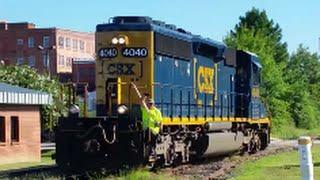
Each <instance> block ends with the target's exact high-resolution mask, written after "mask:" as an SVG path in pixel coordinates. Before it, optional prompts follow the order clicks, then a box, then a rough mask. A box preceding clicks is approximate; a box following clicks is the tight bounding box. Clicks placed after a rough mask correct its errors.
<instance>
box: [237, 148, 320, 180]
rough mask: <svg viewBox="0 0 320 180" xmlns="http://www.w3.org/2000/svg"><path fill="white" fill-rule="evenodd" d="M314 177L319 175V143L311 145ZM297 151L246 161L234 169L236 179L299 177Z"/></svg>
mask: <svg viewBox="0 0 320 180" xmlns="http://www.w3.org/2000/svg"><path fill="white" fill-rule="evenodd" d="M312 158H313V163H314V177H320V145H314V146H313V147H312ZM300 178H301V177H300V166H299V154H298V151H292V152H286V153H279V154H276V155H271V156H267V157H263V158H261V159H259V160H257V161H254V162H252V161H251V162H246V163H244V164H243V165H241V166H240V167H238V168H236V169H235V171H234V177H233V178H231V179H237V180H248V179H249V180H250V179H259V180H277V179H279V180H283V179H290V180H294V179H297V180H298V179H300Z"/></svg>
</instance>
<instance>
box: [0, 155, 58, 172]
mask: <svg viewBox="0 0 320 180" xmlns="http://www.w3.org/2000/svg"><path fill="white" fill-rule="evenodd" d="M53 153H54V151H47V152H45V153H42V154H41V162H21V163H12V164H5V165H0V171H5V170H12V169H21V168H30V167H37V166H43V165H52V164H54V163H55V162H54V160H52V159H51V155H52V154H53Z"/></svg>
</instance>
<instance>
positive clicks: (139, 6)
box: [0, 0, 320, 53]
mask: <svg viewBox="0 0 320 180" xmlns="http://www.w3.org/2000/svg"><path fill="white" fill-rule="evenodd" d="M253 7H256V8H258V9H260V10H266V12H267V15H268V17H269V18H271V19H273V21H274V22H276V23H278V24H279V25H280V27H281V28H282V34H283V39H282V41H284V42H287V44H288V50H289V52H290V53H292V52H294V51H295V50H296V49H297V47H298V46H299V44H303V45H304V46H305V47H308V48H309V50H310V51H311V52H319V37H320V21H319V18H320V1H319V0H308V1H293V0H219V1H218V0H161V1H160V0H158V1H157V0H89V1H88V0H87V1H85V0H77V1H76V0H51V1H46V0H0V20H5V21H8V22H25V21H27V22H32V23H35V24H36V26H37V27H41V28H45V27H58V28H66V29H72V30H78V31H90V32H94V31H95V27H96V25H97V24H100V23H105V22H108V20H109V18H110V17H113V16H125V15H132V16H140V15H141V16H150V17H152V18H153V19H156V20H161V21H165V22H166V23H168V24H175V25H176V26H177V27H181V28H183V29H186V30H187V31H190V32H192V33H193V34H198V35H201V36H203V37H209V38H211V39H214V40H217V41H222V40H223V38H224V37H225V36H226V35H227V34H228V32H229V31H230V30H231V29H233V28H234V26H235V24H237V23H238V22H239V16H244V15H245V13H246V11H248V10H251V9H252V8H253Z"/></svg>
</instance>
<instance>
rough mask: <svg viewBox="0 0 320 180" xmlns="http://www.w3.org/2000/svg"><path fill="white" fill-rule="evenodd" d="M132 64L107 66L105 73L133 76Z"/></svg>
mask: <svg viewBox="0 0 320 180" xmlns="http://www.w3.org/2000/svg"><path fill="white" fill-rule="evenodd" d="M134 66H135V64H132V63H117V64H109V66H108V68H107V71H108V74H109V75H134V74H135V73H134V71H133V67H134Z"/></svg>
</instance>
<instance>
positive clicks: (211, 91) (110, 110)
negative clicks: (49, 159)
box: [56, 16, 271, 168]
mask: <svg viewBox="0 0 320 180" xmlns="http://www.w3.org/2000/svg"><path fill="white" fill-rule="evenodd" d="M95 40H96V56H97V57H96V109H97V110H96V115H97V116H96V117H94V118H85V117H78V116H77V115H76V113H75V114H72V113H70V115H69V116H68V117H62V118H60V119H59V122H58V126H57V129H56V162H57V164H58V165H59V166H61V167H65V168H95V167H117V166H121V165H123V164H136V163H145V162H147V161H148V156H149V154H148V152H150V151H148V150H147V149H148V148H150V147H149V146H150V145H149V144H150V143H148V142H149V141H150V136H148V135H144V133H143V130H142V126H141V121H142V120H141V109H140V105H139V98H138V97H137V96H136V94H135V92H134V90H133V88H132V87H131V82H134V83H135V84H136V85H137V87H138V89H139V90H140V91H141V92H143V93H144V94H147V95H149V96H151V97H152V98H153V99H154V100H155V105H156V106H157V107H158V108H159V109H160V111H161V112H162V116H163V122H162V128H161V132H160V136H159V138H158V139H157V142H156V148H155V152H156V155H157V160H156V163H157V164H161V165H165V166H170V165H173V164H175V163H187V162H188V161H190V160H191V159H192V158H197V157H206V156H210V155H219V154H224V153H228V152H232V151H238V150H240V151H242V152H249V153H254V152H256V151H259V150H262V149H264V148H266V147H267V145H268V143H269V141H270V124H271V122H270V120H269V118H268V117H267V114H266V108H265V106H264V104H263V103H262V100H261V98H260V96H259V87H260V83H261V64H260V62H259V58H258V57H257V56H256V55H254V54H252V53H249V52H245V51H241V50H234V49H231V48H228V47H227V46H226V45H224V44H223V43H219V42H216V41H213V40H210V39H208V38H203V37H201V36H198V35H193V34H191V33H190V32H187V31H185V30H184V29H181V28H176V26H174V25H171V24H165V23H164V22H161V21H155V20H152V19H151V18H149V17H136V16H135V17H133V16H129V17H124V16H121V17H114V18H111V20H110V22H109V23H106V24H99V25H97V27H96V35H95ZM71 112H72V111H71Z"/></svg>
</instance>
